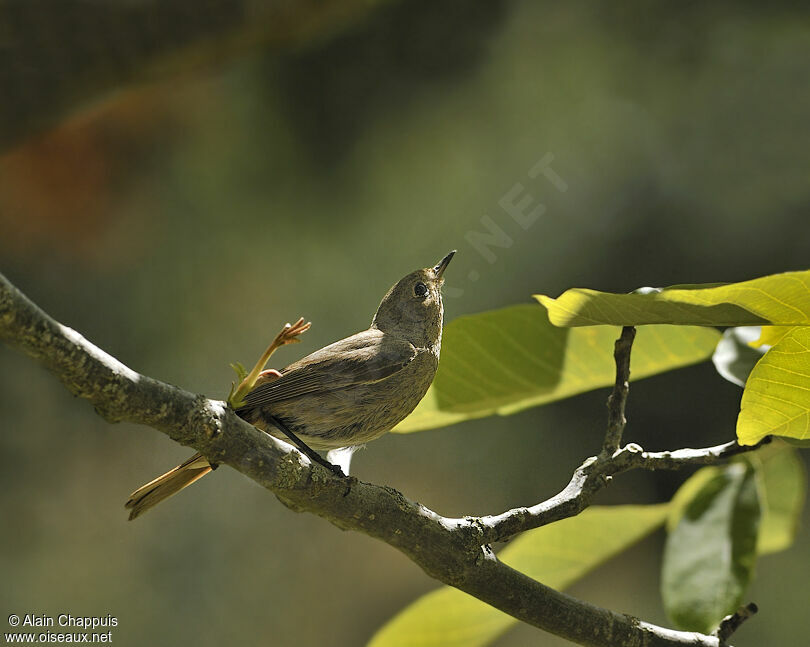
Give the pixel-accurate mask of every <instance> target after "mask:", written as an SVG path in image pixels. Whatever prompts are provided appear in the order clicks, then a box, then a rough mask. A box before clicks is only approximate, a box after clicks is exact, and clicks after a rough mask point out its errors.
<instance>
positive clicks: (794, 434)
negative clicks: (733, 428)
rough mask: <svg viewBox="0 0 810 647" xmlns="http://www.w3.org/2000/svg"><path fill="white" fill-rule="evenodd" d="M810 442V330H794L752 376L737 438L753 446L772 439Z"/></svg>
mask: <svg viewBox="0 0 810 647" xmlns="http://www.w3.org/2000/svg"><path fill="white" fill-rule="evenodd" d="M771 434H773V435H777V436H788V437H790V438H795V439H797V440H807V439H810V326H801V327H797V328H793V329H792V330H791V331H790V332H788V333H787V334H786V335H785V336H784V337H782V339H781V340H780V341H779V342H778V343H777V344H776V345H775V346H774V347H773V348H771V349H770V350H769V351H768V352H767V353H766V354H765V356H764V357H763V358H762V359H761V360H759V362H758V363H757V365H756V366H755V367H754V369H753V370H752V371H751V374H750V375H749V376H748V381H747V382H746V383H745V390H744V391H743V397H742V404H741V407H740V415H739V416H738V418H737V438H738V440H739V442H740V444H743V445H753V444H755V443H757V442H759V441H760V440H761V439H762V438H764V437H765V436H768V435H771Z"/></svg>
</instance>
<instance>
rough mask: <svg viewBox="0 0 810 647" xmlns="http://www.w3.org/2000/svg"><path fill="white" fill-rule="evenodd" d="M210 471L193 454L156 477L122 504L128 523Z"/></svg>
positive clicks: (210, 468) (200, 458) (203, 459)
mask: <svg viewBox="0 0 810 647" xmlns="http://www.w3.org/2000/svg"><path fill="white" fill-rule="evenodd" d="M212 469H214V468H213V467H212V466H211V463H209V462H208V461H207V460H206V458H205V457H204V456H203V455H202V454H194V456H192V457H191V458H189V459H188V460H187V461H186V462H185V463H181V464H180V465H178V466H177V467H175V468H174V469H173V470H169V471H168V472H166V473H165V474H164V475H163V476H158V477H157V478H156V479H155V480H154V481H150V482H149V483H147V484H146V485H143V486H141V487H139V488H138V489H137V490H135V491H134V492H133V493H132V494H130V495H129V499H128V500H127V502H126V503H125V504H124V507H125V508H127V509H128V510H129V519H130V521H132V520H133V519H134V518H135V517H137V516H139V515H141V514H143V513H144V512H146V511H147V510H148V509H149V508H151V507H152V506H155V505H157V504H158V503H160V502H161V501H163V499H168V498H169V497H170V496H172V495H173V494H177V493H178V492H179V491H180V490H182V489H183V488H184V487H186V486H188V485H191V484H192V483H194V481H196V480H197V479H200V478H202V477H203V476H205V475H206V474H208V472H210V471H211V470H212Z"/></svg>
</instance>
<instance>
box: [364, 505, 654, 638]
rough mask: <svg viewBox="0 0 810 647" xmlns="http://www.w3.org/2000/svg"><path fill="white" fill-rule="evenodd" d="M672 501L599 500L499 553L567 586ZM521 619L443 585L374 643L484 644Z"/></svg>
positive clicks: (648, 525)
mask: <svg viewBox="0 0 810 647" xmlns="http://www.w3.org/2000/svg"><path fill="white" fill-rule="evenodd" d="M667 510H668V505H667V504H660V505H648V506H633V505H626V506H604V507H599V506H595V507H592V508H588V509H587V510H585V512H583V513H582V514H580V515H579V516H576V517H572V518H570V519H565V520H563V521H560V522H557V523H554V524H551V525H549V526H546V527H543V528H538V529H537V530H532V531H530V532H527V533H524V534H523V535H521V536H520V537H518V538H517V539H515V540H514V541H512V542H510V543H509V545H508V546H507V547H506V548H504V549H503V550H502V551H501V552H500V553H499V554H498V558H499V559H501V560H502V561H503V562H505V563H507V564H509V565H510V566H512V567H513V568H515V569H517V570H519V571H522V572H523V573H525V574H526V575H528V576H529V577H533V578H535V579H537V580H539V581H541V582H543V583H544V584H546V585H547V586H551V587H553V588H556V589H561V588H565V587H566V586H569V585H571V584H572V583H574V582H575V581H576V580H578V579H580V578H581V577H583V576H584V575H585V574H586V573H587V572H588V571H590V570H592V569H593V568H595V567H596V566H598V565H599V564H601V563H602V562H604V561H605V560H607V559H608V558H610V557H612V556H613V555H615V554H617V553H619V552H621V551H622V550H624V549H626V548H627V547H628V546H630V545H631V544H633V543H635V542H636V541H638V540H639V539H641V538H642V537H644V536H645V535H647V534H649V533H650V532H652V531H653V530H655V529H656V528H657V527H658V526H659V525H661V524H662V523H663V521H664V519H665V517H666V515H667ZM516 622H517V620H515V619H514V618H512V617H511V616H508V615H506V614H505V613H503V612H501V611H498V610H497V609H495V608H494V607H491V606H489V605H487V604H485V603H484V602H481V601H480V600H477V599H475V598H473V597H471V596H469V595H467V594H466V593H462V592H461V591H459V590H457V589H454V588H450V587H443V588H441V589H438V590H436V591H433V592H432V593H428V594H427V595H423V596H422V597H421V598H419V599H418V600H416V601H415V602H413V603H412V604H410V605H409V606H407V607H406V608H405V609H403V610H402V611H400V612H399V613H398V614H397V615H396V616H394V618H392V619H391V620H390V621H389V622H388V623H387V624H386V625H384V626H383V627H382V628H381V629H380V630H379V631H378V632H377V633H376V634H375V635H374V637H373V638H372V639H371V641H370V642H369V647H406V646H407V647H479V646H481V645H487V644H489V643H490V642H492V641H493V640H494V639H495V638H497V637H498V636H499V635H501V634H502V633H503V632H504V631H506V630H507V629H508V628H509V627H511V626H512V625H513V624H515V623H516Z"/></svg>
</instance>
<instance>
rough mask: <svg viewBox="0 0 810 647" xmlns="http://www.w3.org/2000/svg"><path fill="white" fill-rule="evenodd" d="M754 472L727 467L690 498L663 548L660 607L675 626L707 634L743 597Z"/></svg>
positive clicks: (751, 560)
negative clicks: (661, 601)
mask: <svg viewBox="0 0 810 647" xmlns="http://www.w3.org/2000/svg"><path fill="white" fill-rule="evenodd" d="M759 521H760V504H759V494H758V492H757V481H756V476H755V470H754V469H753V468H752V467H751V465H750V464H749V463H746V462H739V463H733V464H731V465H727V466H726V467H724V468H722V469H721V470H719V471H718V472H717V473H716V474H714V476H713V477H712V478H711V479H710V480H708V481H707V482H706V483H704V484H703V486H702V487H701V489H700V491H699V492H698V493H697V495H696V496H695V497H694V498H693V499H692V500H691V501H690V502H689V505H688V506H687V507H686V509H685V510H684V512H683V516H682V517H681V519H680V521H678V524H677V525H676V526H675V528H674V529H673V530H672V531H671V532H670V533H669V535H668V537H667V542H666V546H665V548H664V563H663V569H662V576H661V587H662V596H663V599H664V607H665V608H666V610H667V613H668V614H669V616H670V618H672V620H673V622H675V623H676V624H677V625H678V626H680V627H681V628H683V629H687V630H690V631H700V632H703V633H710V632H711V631H712V630H714V629H715V628H716V627H717V625H718V624H719V623H720V620H722V619H723V617H724V616H726V615H728V614H729V613H732V612H733V611H734V610H735V609H736V608H737V607H738V606H739V605H740V602H741V601H742V597H743V594H744V593H745V590H746V588H747V586H748V584H749V582H750V581H751V577H752V575H753V570H754V564H755V563H756V545H757V533H758V531H759Z"/></svg>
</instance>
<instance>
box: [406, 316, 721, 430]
mask: <svg viewBox="0 0 810 647" xmlns="http://www.w3.org/2000/svg"><path fill="white" fill-rule="evenodd" d="M619 334H620V329H619V328H613V327H599V328H576V329H570V330H569V329H565V328H557V327H555V326H552V325H551V324H550V323H549V321H548V316H547V314H546V310H545V309H544V308H542V307H540V306H537V305H531V304H526V305H519V306H512V307H509V308H504V309H502V310H493V311H490V312H482V313H480V314H476V315H469V316H465V317H459V318H458V319H455V320H453V321H452V322H450V324H448V326H447V327H446V329H445V331H444V333H443V340H442V357H441V361H440V362H439V371H438V373H437V374H436V379H435V380H434V382H433V385H432V386H431V388H430V390H429V391H428V393H427V395H426V396H425V397H424V398H423V400H422V402H420V403H419V406H418V407H417V408H416V410H415V411H414V412H413V413H412V414H411V415H410V416H408V417H407V418H406V419H405V420H404V421H403V422H401V423H400V424H399V425H398V426H397V427H396V428H395V429H394V431H397V432H410V431H418V430H421V429H431V428H435V427H443V426H446V425H449V424H453V423H456V422H460V421H462V420H467V419H470V418H482V417H484V416H489V415H493V414H500V415H506V414H511V413H514V412H516V411H520V410H521V409H525V408H527V407H532V406H537V405H540V404H545V403H547V402H552V401H554V400H560V399H562V398H566V397H569V396H572V395H575V394H577V393H583V392H585V391H590V390H592V389H596V388H600V387H603V386H607V385H610V384H612V383H613V381H614V380H615V372H616V368H615V364H614V360H613V343H614V341H615V340H616V339H617V338H618V336H619ZM719 338H720V335H719V333H717V332H716V331H714V330H711V329H708V328H699V327H688V326H649V327H645V328H641V329H639V331H638V334H637V336H636V341H635V343H634V344H633V355H632V366H631V368H632V378H633V379H638V378H642V377H647V376H650V375H654V374H656V373H662V372H664V371H668V370H672V369H674V368H678V367H681V366H686V365H689V364H694V363H696V362H699V361H702V360H704V359H706V358H707V357H709V356H710V355H711V353H712V351H713V350H714V347H715V345H716V344H717V341H718V339H719Z"/></svg>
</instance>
